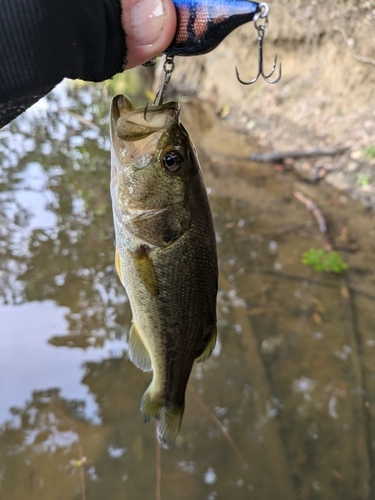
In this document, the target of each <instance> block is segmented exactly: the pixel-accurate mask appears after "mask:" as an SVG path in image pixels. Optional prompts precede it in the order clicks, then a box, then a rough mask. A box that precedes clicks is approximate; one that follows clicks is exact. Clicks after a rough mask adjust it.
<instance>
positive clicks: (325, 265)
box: [302, 248, 348, 274]
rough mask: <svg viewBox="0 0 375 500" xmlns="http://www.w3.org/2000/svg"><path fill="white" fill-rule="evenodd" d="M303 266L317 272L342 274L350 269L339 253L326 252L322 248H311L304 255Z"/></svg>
mask: <svg viewBox="0 0 375 500" xmlns="http://www.w3.org/2000/svg"><path fill="white" fill-rule="evenodd" d="M302 264H306V265H307V266H311V267H312V268H313V269H314V270H315V271H326V272H328V273H336V274H340V273H342V272H343V271H345V270H346V269H348V264H346V263H345V262H344V260H343V258H342V257H341V255H340V254H339V253H338V252H326V251H325V250H323V249H322V248H310V250H308V251H307V252H304V253H303V254H302Z"/></svg>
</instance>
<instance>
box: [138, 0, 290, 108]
mask: <svg viewBox="0 0 375 500" xmlns="http://www.w3.org/2000/svg"><path fill="white" fill-rule="evenodd" d="M173 3H174V5H175V7H176V13H177V32H176V35H175V37H174V39H173V41H172V43H171V44H170V45H169V47H168V48H167V49H166V50H165V51H164V54H165V55H166V60H165V63H164V83H163V86H162V89H161V91H160V92H159V93H158V94H157V96H156V97H155V101H154V104H155V103H156V101H157V99H158V98H159V100H158V105H159V106H160V105H162V104H163V100H164V96H165V93H166V90H167V86H168V83H169V81H170V79H171V75H172V72H173V70H174V57H175V56H197V55H202V54H207V52H210V51H211V50H213V49H215V48H216V47H217V46H218V45H219V43H220V42H222V41H223V40H224V38H225V37H226V36H227V35H229V33H231V32H232V31H233V30H234V29H236V28H238V27H239V26H241V25H242V24H245V23H247V22H249V21H254V26H255V28H256V30H257V31H258V74H257V76H256V77H255V78H253V79H252V80H250V81H249V82H245V81H244V80H242V79H241V78H240V75H239V72H238V69H237V68H236V75H237V80H238V81H239V82H240V83H242V84H243V85H251V84H252V83H255V82H256V81H257V80H258V78H259V77H260V76H261V77H262V78H263V79H264V80H265V81H266V82H267V83H271V84H272V83H277V82H278V81H279V80H280V78H281V63H280V66H279V75H278V77H277V78H276V79H275V80H270V77H271V76H272V75H273V74H274V72H275V69H276V63H277V56H276V57H275V60H274V63H273V66H272V69H271V72H270V73H269V74H268V75H266V74H265V73H264V71H263V38H264V34H265V30H266V28H267V26H268V14H269V11H270V8H269V6H268V4H267V3H265V2H261V3H257V2H252V1H250V0H173ZM149 63H152V61H149ZM147 65H149V64H147Z"/></svg>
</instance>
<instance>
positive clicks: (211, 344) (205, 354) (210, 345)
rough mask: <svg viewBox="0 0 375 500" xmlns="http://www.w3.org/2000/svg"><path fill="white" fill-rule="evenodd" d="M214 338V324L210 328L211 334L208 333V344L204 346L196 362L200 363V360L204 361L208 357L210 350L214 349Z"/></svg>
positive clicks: (215, 336)
mask: <svg viewBox="0 0 375 500" xmlns="http://www.w3.org/2000/svg"><path fill="white" fill-rule="evenodd" d="M216 338H217V328H216V325H215V326H214V327H213V328H212V332H211V335H210V340H209V341H208V344H207V346H206V348H205V350H204V351H203V352H202V354H201V355H200V356H199V357H198V358H197V359H196V360H195V361H196V362H197V363H202V361H206V359H208V358H209V357H210V356H211V354H212V351H213V350H214V348H215V344H216Z"/></svg>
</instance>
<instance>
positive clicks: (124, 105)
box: [111, 94, 180, 142]
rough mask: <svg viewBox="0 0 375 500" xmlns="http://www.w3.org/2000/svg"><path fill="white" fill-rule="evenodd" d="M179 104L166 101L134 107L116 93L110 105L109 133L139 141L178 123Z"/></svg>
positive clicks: (120, 137) (123, 138) (127, 139)
mask: <svg viewBox="0 0 375 500" xmlns="http://www.w3.org/2000/svg"><path fill="white" fill-rule="evenodd" d="M179 115H180V105H179V104H178V103H177V102H175V101H171V102H167V103H165V104H162V105H161V106H150V107H148V106H146V107H145V108H139V109H136V108H135V106H134V105H133V103H132V102H131V101H130V100H129V99H128V98H127V97H125V96H124V95H121V94H120V95H117V96H115V97H114V98H113V99H112V105H111V135H112V139H114V138H115V137H117V138H119V139H121V140H123V141H130V142H133V141H139V140H141V139H145V138H146V137H148V136H149V135H151V134H155V133H158V132H160V131H162V130H166V129H168V128H169V127H171V126H172V125H174V124H176V123H178V121H179Z"/></svg>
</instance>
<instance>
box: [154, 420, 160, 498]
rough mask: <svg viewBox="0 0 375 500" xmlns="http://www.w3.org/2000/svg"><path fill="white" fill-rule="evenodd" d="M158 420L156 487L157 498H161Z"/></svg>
mask: <svg viewBox="0 0 375 500" xmlns="http://www.w3.org/2000/svg"><path fill="white" fill-rule="evenodd" d="M156 428H157V422H155V441H156V487H155V490H156V491H155V498H156V500H161V446H160V443H159V440H158V435H157V431H156Z"/></svg>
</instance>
